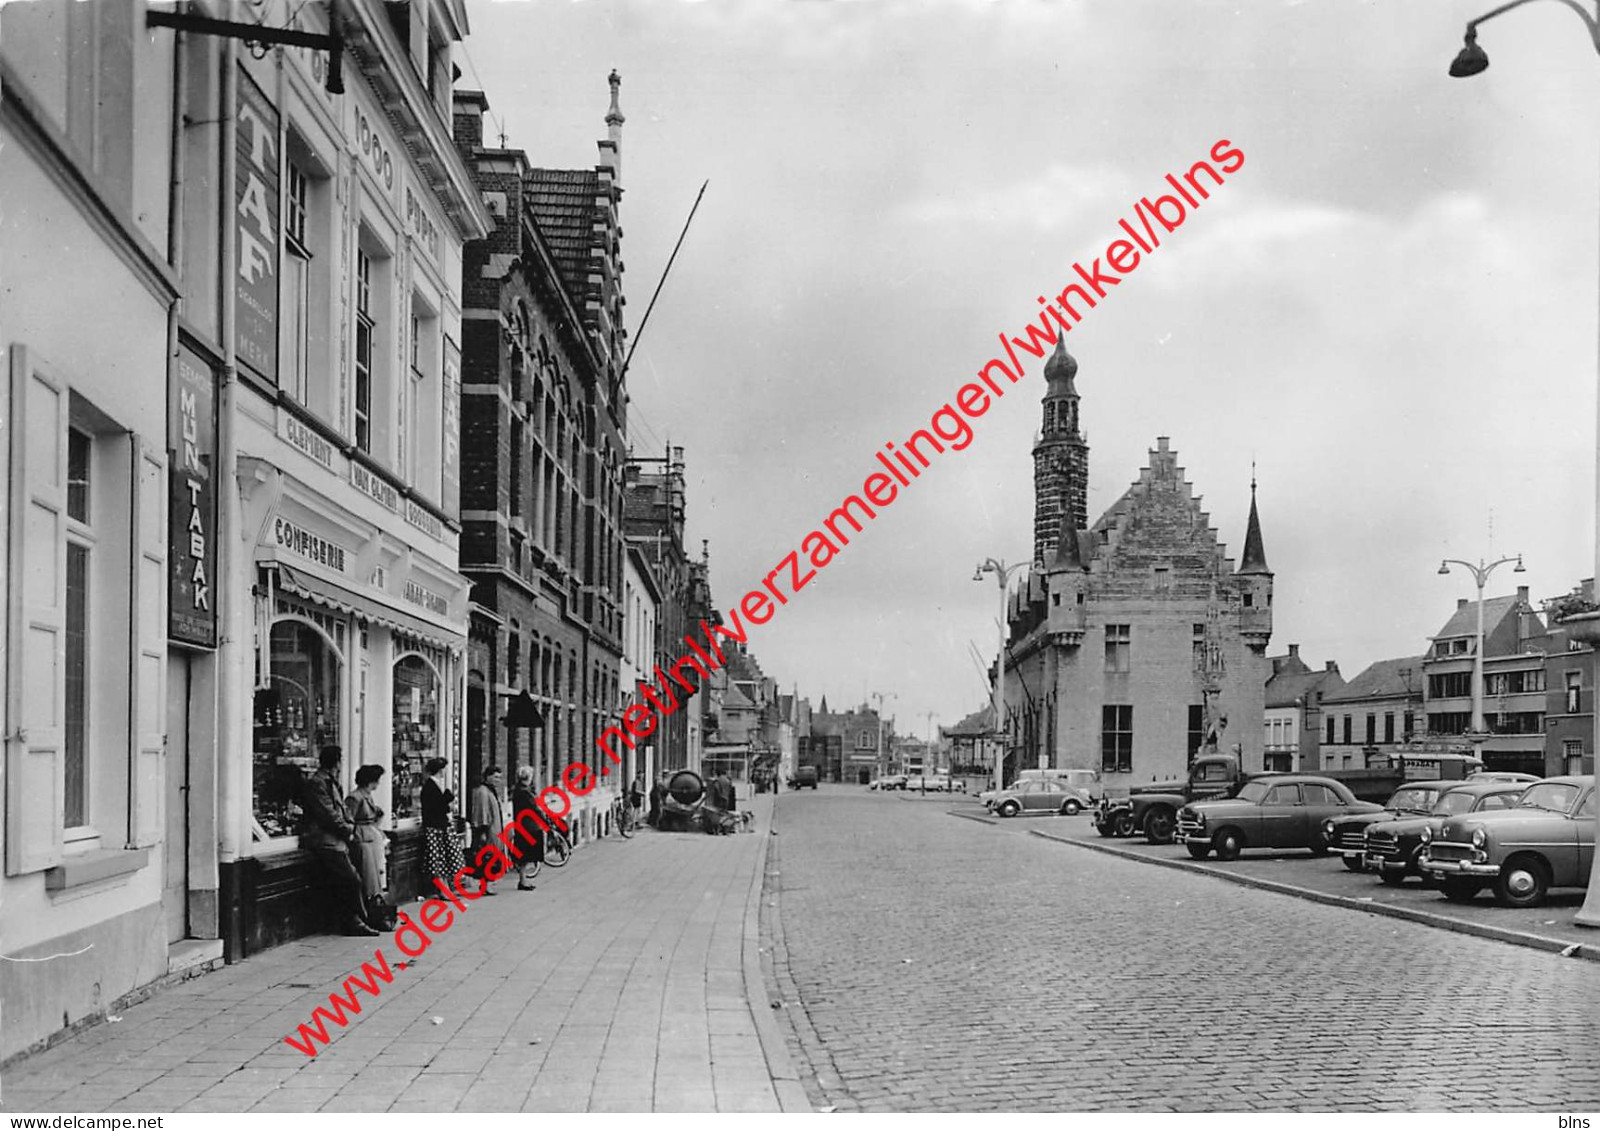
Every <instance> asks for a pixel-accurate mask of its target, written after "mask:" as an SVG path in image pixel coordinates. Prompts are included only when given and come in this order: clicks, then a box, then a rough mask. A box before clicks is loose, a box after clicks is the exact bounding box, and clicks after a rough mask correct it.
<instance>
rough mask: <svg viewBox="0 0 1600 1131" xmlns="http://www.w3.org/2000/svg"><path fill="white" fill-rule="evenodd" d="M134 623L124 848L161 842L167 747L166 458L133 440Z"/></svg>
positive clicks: (152, 448) (130, 645)
mask: <svg viewBox="0 0 1600 1131" xmlns="http://www.w3.org/2000/svg"><path fill="white" fill-rule="evenodd" d="M132 448H133V477H132V478H133V490H132V492H131V494H132V498H131V500H130V501H131V504H132V508H133V522H132V523H131V525H132V528H133V545H132V546H131V547H130V551H129V560H130V561H131V562H132V563H133V569H132V571H131V572H132V583H133V601H132V614H131V617H132V623H131V624H130V625H129V633H128V637H129V651H130V657H129V671H130V672H131V673H132V674H131V676H130V680H131V683H132V686H131V687H130V689H129V690H130V695H129V708H128V710H129V719H128V734H129V735H130V739H129V741H130V742H131V744H132V749H131V750H130V751H129V758H128V772H129V786H128V845H129V847H130V848H141V847H144V846H145V845H151V844H155V843H157V842H158V841H160V840H161V838H162V834H163V832H164V830H165V825H164V817H163V815H162V812H161V806H162V800H163V796H164V792H165V791H164V789H163V785H162V783H163V781H164V772H165V754H166V745H167V736H166V711H167V697H166V690H165V686H164V684H165V676H166V663H167V659H166V657H167V632H166V630H167V584H166V581H167V568H166V558H167V531H166V525H167V522H166V519H167V499H166V491H165V487H166V482H167V475H166V471H167V456H166V452H164V451H162V450H160V449H158V448H154V447H152V446H151V445H150V444H148V443H146V442H145V441H144V440H143V438H141V437H138V436H135V437H134V438H133V444H132Z"/></svg>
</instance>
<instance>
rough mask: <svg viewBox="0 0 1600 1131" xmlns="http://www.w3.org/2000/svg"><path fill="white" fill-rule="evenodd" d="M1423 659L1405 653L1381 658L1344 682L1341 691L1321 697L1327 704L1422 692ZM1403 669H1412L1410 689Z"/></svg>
mask: <svg viewBox="0 0 1600 1131" xmlns="http://www.w3.org/2000/svg"><path fill="white" fill-rule="evenodd" d="M1422 660H1423V657H1421V656H1402V657H1400V658H1399V659H1397V660H1379V661H1378V662H1377V663H1375V664H1368V665H1367V667H1366V669H1365V670H1364V671H1362V672H1361V674H1359V675H1357V676H1356V677H1355V678H1354V679H1352V680H1351V681H1350V682H1349V683H1347V684H1345V685H1344V686H1343V687H1341V688H1340V689H1339V690H1338V691H1335V692H1332V693H1330V694H1328V695H1324V696H1323V697H1322V701H1323V702H1324V703H1344V702H1349V701H1351V700H1354V699H1376V698H1378V697H1379V696H1384V695H1397V696H1403V695H1406V694H1412V695H1418V696H1420V695H1421V694H1422ZM1402 668H1409V669H1410V688H1409V689H1408V688H1407V686H1406V676H1405V675H1403V674H1402V673H1401V669H1402Z"/></svg>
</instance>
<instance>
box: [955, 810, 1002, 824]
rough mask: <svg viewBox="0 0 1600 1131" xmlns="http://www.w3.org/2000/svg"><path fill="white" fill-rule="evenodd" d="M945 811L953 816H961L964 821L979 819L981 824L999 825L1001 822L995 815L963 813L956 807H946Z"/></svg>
mask: <svg viewBox="0 0 1600 1131" xmlns="http://www.w3.org/2000/svg"><path fill="white" fill-rule="evenodd" d="M945 812H946V813H948V814H949V815H950V816H952V817H960V818H961V819H962V820H963V821H977V822H978V823H979V824H980V825H998V824H999V823H1000V822H999V821H997V820H995V819H994V818H993V817H980V816H978V814H976V813H962V812H960V811H959V810H956V809H946V810H945Z"/></svg>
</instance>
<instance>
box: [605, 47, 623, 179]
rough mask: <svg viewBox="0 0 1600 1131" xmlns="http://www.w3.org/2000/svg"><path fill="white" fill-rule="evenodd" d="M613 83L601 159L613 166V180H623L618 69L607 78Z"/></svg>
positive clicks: (620, 87) (620, 79)
mask: <svg viewBox="0 0 1600 1131" xmlns="http://www.w3.org/2000/svg"><path fill="white" fill-rule="evenodd" d="M606 81H607V82H609V83H610V84H611V108H610V109H608V110H607V111H606V140H605V141H603V142H601V143H600V152H601V160H602V161H604V162H605V163H606V164H608V165H610V166H611V177H612V180H613V181H615V182H617V183H621V181H622V123H623V122H625V121H627V119H626V118H624V117H623V116H622V106H621V105H620V104H619V102H618V101H617V100H618V99H619V98H620V97H621V95H622V76H621V75H619V74H617V72H616V71H614V70H613V71H612V72H611V77H610V78H609V79H607V80H606Z"/></svg>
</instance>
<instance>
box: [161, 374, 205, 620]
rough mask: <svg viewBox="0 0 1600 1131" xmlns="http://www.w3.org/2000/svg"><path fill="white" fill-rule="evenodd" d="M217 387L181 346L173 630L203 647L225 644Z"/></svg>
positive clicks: (175, 428)
mask: <svg viewBox="0 0 1600 1131" xmlns="http://www.w3.org/2000/svg"><path fill="white" fill-rule="evenodd" d="M215 389H216V385H215V384H214V382H213V381H212V375H211V367H210V366H209V365H207V364H206V363H205V362H204V361H202V360H201V359H200V357H199V356H198V355H197V354H195V353H194V352H193V351H192V350H190V349H189V348H188V347H187V346H182V345H180V346H179V347H178V358H177V365H176V366H175V367H174V369H173V374H172V383H171V385H170V387H169V388H168V391H167V449H168V452H169V453H170V455H171V459H170V461H169V462H168V469H169V470H168V475H167V480H168V484H169V490H170V495H169V505H168V517H167V542H168V544H167V570H168V573H167V636H168V638H170V639H171V640H173V641H175V642H177V643H180V644H192V645H194V646H196V647H199V648H215V647H216V646H217V596H216V584H215V582H216V575H217V507H216V451H217V408H216V405H217V402H216V393H215Z"/></svg>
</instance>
